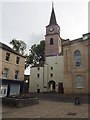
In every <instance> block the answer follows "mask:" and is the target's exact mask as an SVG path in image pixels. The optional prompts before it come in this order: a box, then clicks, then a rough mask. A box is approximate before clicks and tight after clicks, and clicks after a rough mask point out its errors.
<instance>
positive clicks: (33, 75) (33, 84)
mask: <svg viewBox="0 0 90 120" xmlns="http://www.w3.org/2000/svg"><path fill="white" fill-rule="evenodd" d="M39 68H40V70H38V67H31V69H30V82H29V91H30V92H37V89H40V92H43V80H44V73H43V67H39ZM37 74H40V77H39V78H38V77H37ZM37 85H39V86H37Z"/></svg>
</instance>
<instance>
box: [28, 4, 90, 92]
mask: <svg viewBox="0 0 90 120" xmlns="http://www.w3.org/2000/svg"><path fill="white" fill-rule="evenodd" d="M89 61H90V33H87V34H84V35H83V36H82V37H81V38H78V39H75V40H72V41H70V40H69V39H67V40H64V39H62V38H61V36H60V26H59V25H58V24H57V20H56V16H55V12H54V7H53V5H52V11H51V17H50V22H49V25H48V26H46V35H45V63H44V64H43V65H41V64H37V65H35V66H31V69H30V82H29V83H30V84H29V91H30V92H38V93H39V92H52V91H55V92H58V93H60V94H62V93H64V94H88V93H90V91H89V90H88V82H89V79H90V64H89V63H90V62H89Z"/></svg>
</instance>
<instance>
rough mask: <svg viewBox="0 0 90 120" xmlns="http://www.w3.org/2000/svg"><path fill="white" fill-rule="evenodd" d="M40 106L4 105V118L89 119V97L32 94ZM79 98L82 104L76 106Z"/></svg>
mask: <svg viewBox="0 0 90 120" xmlns="http://www.w3.org/2000/svg"><path fill="white" fill-rule="evenodd" d="M31 95H32V96H37V97H38V98H39V104H36V105H32V106H27V107H23V108H15V107H13V108H12V107H9V106H5V105H2V118H88V115H89V114H90V113H89V111H88V96H86V95H79V96H78V95H77V96H76V95H58V94H57V93H38V94H37V93H32V94H31ZM75 97H79V98H80V101H81V104H80V105H75V104H74V98H75Z"/></svg>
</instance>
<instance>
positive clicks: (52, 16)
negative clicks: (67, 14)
mask: <svg viewBox="0 0 90 120" xmlns="http://www.w3.org/2000/svg"><path fill="white" fill-rule="evenodd" d="M56 24H57V21H56V16H55V12H54V5H53V2H52V12H51V17H50V22H49V25H56Z"/></svg>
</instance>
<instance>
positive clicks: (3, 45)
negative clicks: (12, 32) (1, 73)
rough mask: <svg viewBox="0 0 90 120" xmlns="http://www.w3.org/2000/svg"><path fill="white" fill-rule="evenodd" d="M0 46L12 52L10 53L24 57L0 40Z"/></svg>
mask: <svg viewBox="0 0 90 120" xmlns="http://www.w3.org/2000/svg"><path fill="white" fill-rule="evenodd" d="M0 48H2V49H4V50H7V51H9V52H12V53H14V54H16V55H19V56H21V57H25V56H23V55H21V54H19V53H17V52H16V51H14V50H13V49H12V48H10V47H9V46H7V45H6V44H4V43H2V42H0Z"/></svg>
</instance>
